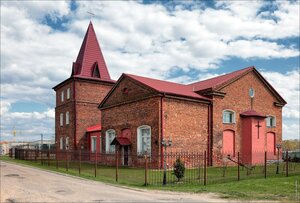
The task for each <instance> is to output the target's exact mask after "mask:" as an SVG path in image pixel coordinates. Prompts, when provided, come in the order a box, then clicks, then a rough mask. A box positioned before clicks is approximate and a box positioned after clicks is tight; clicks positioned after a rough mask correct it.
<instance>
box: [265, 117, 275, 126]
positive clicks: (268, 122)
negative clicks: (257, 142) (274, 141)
mask: <svg viewBox="0 0 300 203" xmlns="http://www.w3.org/2000/svg"><path fill="white" fill-rule="evenodd" d="M266 125H267V127H268V128H272V127H275V126H276V118H275V116H267V118H266Z"/></svg>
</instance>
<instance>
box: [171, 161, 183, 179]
mask: <svg viewBox="0 0 300 203" xmlns="http://www.w3.org/2000/svg"><path fill="white" fill-rule="evenodd" d="M173 166H174V172H173V174H174V175H175V176H176V177H177V180H178V182H179V181H180V180H181V178H183V177H184V172H185V166H184V163H183V162H182V161H181V160H180V158H177V159H176V161H175V163H174V165H173Z"/></svg>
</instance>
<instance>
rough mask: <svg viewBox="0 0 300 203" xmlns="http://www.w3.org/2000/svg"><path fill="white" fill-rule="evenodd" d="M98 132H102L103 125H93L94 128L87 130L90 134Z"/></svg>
mask: <svg viewBox="0 0 300 203" xmlns="http://www.w3.org/2000/svg"><path fill="white" fill-rule="evenodd" d="M97 131H101V125H100V124H98V125H93V126H90V127H88V128H87V129H86V132H88V133H90V132H97Z"/></svg>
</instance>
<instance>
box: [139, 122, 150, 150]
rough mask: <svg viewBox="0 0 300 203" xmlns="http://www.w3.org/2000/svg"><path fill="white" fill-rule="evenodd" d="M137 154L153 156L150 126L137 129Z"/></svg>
mask: <svg viewBox="0 0 300 203" xmlns="http://www.w3.org/2000/svg"><path fill="white" fill-rule="evenodd" d="M137 153H139V154H146V153H147V154H151V127H150V126H148V125H143V126H140V127H138V129H137Z"/></svg>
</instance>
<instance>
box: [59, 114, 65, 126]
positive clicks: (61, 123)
mask: <svg viewBox="0 0 300 203" xmlns="http://www.w3.org/2000/svg"><path fill="white" fill-rule="evenodd" d="M59 123H60V126H63V125H64V114H63V113H61V114H60V118H59Z"/></svg>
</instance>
